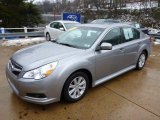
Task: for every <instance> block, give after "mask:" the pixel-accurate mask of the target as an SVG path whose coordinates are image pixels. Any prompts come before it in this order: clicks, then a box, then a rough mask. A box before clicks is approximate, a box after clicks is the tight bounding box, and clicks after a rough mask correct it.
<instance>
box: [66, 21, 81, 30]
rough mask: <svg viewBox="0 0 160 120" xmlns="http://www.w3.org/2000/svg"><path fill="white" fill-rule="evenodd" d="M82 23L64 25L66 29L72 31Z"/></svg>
mask: <svg viewBox="0 0 160 120" xmlns="http://www.w3.org/2000/svg"><path fill="white" fill-rule="evenodd" d="M79 24H80V23H64V25H65V26H66V29H67V30H68V29H70V28H73V27H76V26H77V25H79Z"/></svg>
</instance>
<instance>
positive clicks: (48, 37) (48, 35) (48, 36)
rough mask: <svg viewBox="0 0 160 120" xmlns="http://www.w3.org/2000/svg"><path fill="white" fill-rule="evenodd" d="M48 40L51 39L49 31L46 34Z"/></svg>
mask: <svg viewBox="0 0 160 120" xmlns="http://www.w3.org/2000/svg"><path fill="white" fill-rule="evenodd" d="M46 40H47V41H51V37H50V34H49V33H47V34H46Z"/></svg>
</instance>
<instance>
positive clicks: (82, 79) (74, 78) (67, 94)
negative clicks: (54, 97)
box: [62, 72, 89, 102]
mask: <svg viewBox="0 0 160 120" xmlns="http://www.w3.org/2000/svg"><path fill="white" fill-rule="evenodd" d="M88 85H89V79H88V76H87V75H86V74H85V73H83V72H76V73H74V74H72V75H71V76H70V77H69V78H68V79H67V81H66V83H65V85H64V87H63V93H62V98H63V99H64V100H65V101H67V102H77V101H79V100H80V99H82V98H83V96H84V95H85V93H86V91H87V89H88Z"/></svg>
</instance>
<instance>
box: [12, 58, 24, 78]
mask: <svg viewBox="0 0 160 120" xmlns="http://www.w3.org/2000/svg"><path fill="white" fill-rule="evenodd" d="M9 68H10V70H11V72H12V73H13V74H14V75H16V76H18V75H19V74H20V73H21V71H22V66H21V65H19V64H18V63H16V62H15V61H13V60H10V62H9Z"/></svg>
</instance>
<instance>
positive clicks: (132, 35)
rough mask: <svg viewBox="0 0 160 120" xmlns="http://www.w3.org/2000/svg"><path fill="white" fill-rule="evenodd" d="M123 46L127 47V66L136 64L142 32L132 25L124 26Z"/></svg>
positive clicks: (125, 57) (125, 58)
mask: <svg viewBox="0 0 160 120" xmlns="http://www.w3.org/2000/svg"><path fill="white" fill-rule="evenodd" d="M121 32H122V34H123V39H122V43H123V48H124V49H125V53H124V54H125V55H124V60H125V67H129V66H131V65H135V64H136V58H137V54H138V50H139V48H140V46H141V41H140V32H139V31H138V30H136V29H134V28H132V27H122V30H121Z"/></svg>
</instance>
